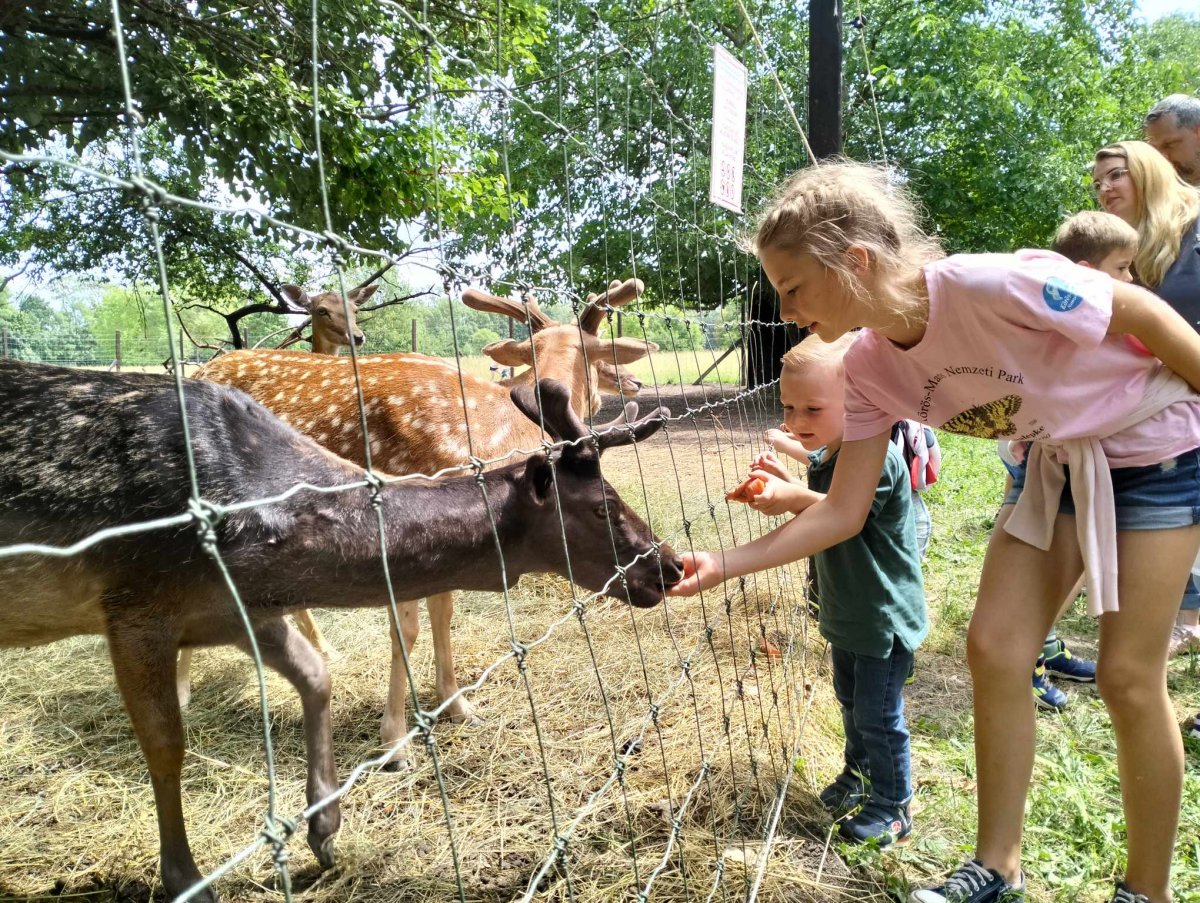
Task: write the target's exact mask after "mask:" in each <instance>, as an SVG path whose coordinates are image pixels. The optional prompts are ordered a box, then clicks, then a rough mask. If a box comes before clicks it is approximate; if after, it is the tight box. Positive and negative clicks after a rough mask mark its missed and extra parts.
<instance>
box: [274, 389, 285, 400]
mask: <svg viewBox="0 0 1200 903" xmlns="http://www.w3.org/2000/svg"><path fill="white" fill-rule="evenodd" d="M271 401H283V389H280V390H279V391H278V392H276V393H275V397H274V398H272V399H271Z"/></svg>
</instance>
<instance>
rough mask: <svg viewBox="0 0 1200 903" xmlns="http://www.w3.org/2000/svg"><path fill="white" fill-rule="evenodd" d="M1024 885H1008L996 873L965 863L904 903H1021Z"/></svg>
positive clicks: (971, 861) (978, 864)
mask: <svg viewBox="0 0 1200 903" xmlns="http://www.w3.org/2000/svg"><path fill="white" fill-rule="evenodd" d="M1024 900H1025V882H1024V881H1023V880H1022V882H1021V884H1020V886H1015V885H1012V884H1009V883H1008V882H1007V881H1005V880H1004V878H1003V877H1002V876H1001V874H1000V873H999V872H995V871H992V870H991V869H989V868H985V867H984V865H983V863H982V862H980V861H979V860H978V859H968V860H967V861H966V862H964V863H963V864H962V865H960V866H959V867H958V868H957V869H955V871H954V872H953V873H952V874H951V875H950V877H949V878H947V879H946V883H945V884H942V885H939V886H938V887H930V888H922V889H920V890H914V891H913V892H912V893H911V894H909V895H908V903H1023V901H1024Z"/></svg>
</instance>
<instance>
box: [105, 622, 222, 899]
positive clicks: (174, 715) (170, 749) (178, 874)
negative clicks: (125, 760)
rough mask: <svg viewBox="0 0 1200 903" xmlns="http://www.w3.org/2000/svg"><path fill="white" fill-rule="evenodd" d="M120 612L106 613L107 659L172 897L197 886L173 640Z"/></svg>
mask: <svg viewBox="0 0 1200 903" xmlns="http://www.w3.org/2000/svg"><path fill="white" fill-rule="evenodd" d="M122 608H123V607H122ZM122 608H110V609H109V613H108V615H109V617H108V648H109V654H110V655H111V656H112V663H113V672H114V673H115V674H116V677H117V687H118V689H119V690H120V691H121V699H122V701H123V702H124V703H125V710H126V711H127V712H128V713H129V720H130V722H131V723H132V724H133V732H134V734H135V735H136V736H137V741H138V745H139V746H141V748H142V755H144V756H145V757H146V764H147V766H148V767H149V769H150V786H151V787H152V788H153V789H154V808H155V809H156V810H157V812H158V840H159V856H160V860H161V866H160V867H161V871H162V882H163V887H164V888H165V889H166V892H167V896H168V897H176V896H178V895H179V894H181V893H183V891H184V890H186V889H187V888H188V887H190V886H191V885H193V884H195V883H196V882H197V881H199V880H200V870H199V869H197V868H196V861H195V860H194V859H193V858H192V851H191V848H190V847H189V846H188V840H187V829H186V828H185V827H184V823H183V801H182V799H181V798H180V787H179V776H180V772H181V770H182V768H183V716H182V715H181V714H180V711H179V699H178V697H177V696H176V694H175V687H174V685H173V683H172V680H171V677H172V675H173V674H175V673H176V654H177V652H178V649H179V638H178V636H177V635H176V634H174V633H173V632H171V631H170V630H169V629H167V628H166V627H165V626H164V625H163V624H162V622H155V621H154V620H152V619H151V618H149V617H147V616H146V613H145V611H144V610H142V611H140V612H139V611H131V612H130V617H128V618H123V617H121V614H122ZM125 610H129V609H125ZM138 615H141V617H138ZM192 899H193V900H201V901H204V903H216V900H217V895H216V893H215V892H214V891H213V890H212V889H211V888H207V889H205V890H203V891H201V892H200V893H199V894H197V895H196V896H194V897H193V898H192Z"/></svg>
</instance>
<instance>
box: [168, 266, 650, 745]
mask: <svg viewBox="0 0 1200 903" xmlns="http://www.w3.org/2000/svg"><path fill="white" fill-rule="evenodd" d="M642 291H643V285H642V283H641V282H640V281H639V280H636V279H630V280H627V281H626V282H623V283H614V284H613V285H611V286H610V287H609V288H608V289H607V291H606V292H605V293H604V294H603V295H589V296H588V303H587V305H586V306H585V307H584V309H583V311H582V312H581V314H580V325H575V324H562V323H558V322H556V321H554V320H553V319H551V318H550V317H548V316H546V315H545V314H544V313H543V312H542V311H541V310H540V308H538V306H537V303H536V301H534V300H531V299H526V301H525V302H524V303H522V302H516V301H512V300H510V299H506V298H500V297H498V296H495V295H490V294H488V293H486V292H482V291H479V290H477V289H468V290H467V291H466V292H464V293H463V302H464V303H466V304H467V305H469V306H471V307H473V308H475V309H478V310H488V311H492V312H495V313H501V314H505V315H507V316H511V317H514V318H520V319H521V320H522V321H525V322H528V323H529V325H530V336H529V338H527V339H524V340H521V341H516V340H512V339H508V340H501V341H499V342H494V343H492V344H491V345H489V346H488V348H486V349H484V350H485V351H486V352H487V353H488V354H489V356H491V357H492V358H493V359H494V360H497V361H498V362H501V363H505V364H506V365H512V366H517V365H521V364H526V365H532V364H533V363H534V362H535V361H536V367H537V375H538V377H541V378H550V379H555V380H559V381H561V382H563V383H564V384H566V385H567V386H569V387H570V395H571V399H572V407H573V409H574V411H575V414H576V416H579V417H581V418H582V417H587V416H589V415H590V414H591V413H592V412H593V411H594V410H595V409H596V408H598V406H599V395H598V389H599V387H600V386H605V387H611V388H616V389H617V390H618V391H624V390H625V386H627V385H633V386H636V388H640V387H641V384H640V383H637V382H636V381H633V380H632V377H629V375H628V374H627V373H626V372H625V371H623V370H621V369H620V366H621V365H622V364H627V363H629V362H631V361H634V360H637V359H639V358H641V357H644V356H645V355H647V354H649V353H651V352H653V351H657V350H658V348H657V346H656V345H654V344H653V343H649V342H643V341H640V340H636V339H626V338H618V339H601V338H600V337H599V336H598V335H597V333H598V330H599V326H600V323H601V322H603V320H604V317H605V311H606V310H607V308H609V307H618V306H621V305H624V304H628V303H629V302H630V301H632V300H634V299H635V298H636V297H637V296H638V295H640V294H641V292H642ZM497 355H499V356H497ZM601 365H607V367H609V368H611V369H610V370H606V371H604V373H602V372H601V370H600V368H601ZM358 368H359V376H360V378H361V382H362V391H363V400H364V403H365V408H366V419H367V430H368V433H369V435H370V445H369V448H370V454H371V462H372V465H373V467H375V468H377V469H379V470H382V471H384V472H386V473H389V474H394V475H404V474H417V473H423V474H436V473H438V472H439V471H442V470H447V469H453V468H460V467H462V466H463V465H464V464H465V463H466V462H467V461H468V460H469V459H470V458H471V457H472V456H474V457H475V458H476V459H478V460H481V461H484V462H488V461H493V460H497V459H502V458H507V457H508V456H510V453H512V452H513V451H514V450H517V449H520V450H523V453H524V454H528V453H530V452H532V451H534V450H536V449H537V448H539V447H540V446H541V443H542V441H543V435H542V432H541V430H540V429H539V428H538V427H537V426H536V425H535V424H534V423H532V422H531V421H530V420H529V419H528V418H527V417H525V416H524V415H523V414H522V413H521V411H520V410H519V409H518V408H517V407H516V406H515V405H514V404H513V403H512V401H511V400H510V399H509V395H508V392H509V386H507V385H503V384H499V383H494V382H490V381H488V380H485V379H481V378H478V377H475V376H472V375H470V374H465V373H464V374H462V376H461V380H462V382H461V386H460V375H459V371H458V369H457V368H456V367H455V366H454V365H453V364H452V363H450V362H447V361H445V360H443V359H442V358H434V357H428V356H426V355H419V354H404V353H399V354H381V355H368V356H365V357H360V358H359V359H358ZM196 376H197V377H200V378H203V379H210V380H214V381H216V382H223V383H227V384H229V385H233V386H236V387H237V388H239V389H242V390H243V391H244V392H246V393H247V394H249V395H250V396H251V397H252V398H255V399H256V400H257V401H259V402H261V403H262V404H263V405H264V406H266V407H267V408H268V409H270V410H272V411H274V412H275V413H276V414H277V415H279V417H280V418H281V419H283V420H284V421H285V422H287V423H290V424H291V425H292V426H294V427H296V428H297V429H299V430H300V431H301V432H302V433H304V434H306V435H308V436H309V437H311V438H313V439H315V440H316V441H317V442H318V443H319V444H321V445H323V446H325V447H326V448H328V449H329V450H331V451H333V452H334V453H336V454H338V455H341V456H342V457H344V458H347V459H348V460H350V461H353V462H355V463H357V464H360V465H364V464H365V463H366V450H367V447H366V446H365V444H364V442H363V437H362V429H361V425H360V418H359V409H358V396H357V394H356V392H355V384H354V375H353V370H352V366H351V361H350V360H349V359H347V358H330V357H317V356H314V355H308V354H303V353H296V352H287V351H273V352H272V351H235V352H231V353H230V354H226V355H222V356H221V357H218V358H215V359H214V360H213V361H212V362H210V363H209V364H207V365H206V366H205V367H203V368H202V369H201V370H200V371H199V372H198V373H197V374H196ZM533 378H534V377H533V367H532V366H530V369H529V370H528V371H526V372H525V373H522V374H518V375H517V376H515V377H513V379H512V380H509V381H508V382H509V383H511V384H515V385H532V383H533ZM497 463H502V462H501V461H498V460H497ZM427 603H428V609H429V620H430V632H431V634H432V636H433V647H434V670H435V683H436V686H437V692H438V696H439V698H440V699H441V700H442V701H446V700H451V702H450V704H449V705H448V706H447V708H446V712H447V714H448V715H449V716H450V718H451V719H452V720H454V721H456V722H459V723H463V722H471V721H473V720H475V710H474V707H473V706H472V704H471V703H470V701H469V700H467V699H466V697H465V696H463V694H462V693H461V691H460V690H459V685H458V678H457V676H456V673H455V667H454V654H453V649H452V646H451V642H450V623H451V620H452V618H453V613H454V596H453V594H452V593H444V594H441V595H437V596H431V597H429V598H428V600H427ZM417 615H418V612H417V605H416V603H415V601H414V603H413V604H410V605H404V606H401V607H400V621H401V623H400V624H399V625H398V630H397V629H396V625H393V629H392V664H391V672H390V680H389V686H388V698H387V706H386V709H385V712H384V716H383V724H382V728H381V734H382V738H383V744H384V746H387V747H390V746H392V745H393V744H394V742H395V740H396V738H398V737H400V736H403V734H404V733H405V730H406V726H405V725H406V716H405V697H406V695H407V692H408V679H407V674H406V671H405V668H404V657H403V652H402V650H401V646H400V642H401V638H402V639H403V643H404V649H406V650H409V651H411V650H412V648H413V645H414V644H415V643H416V640H417V636H418V633H419V622H418V619H417ZM297 623H298V625H300V626H301V629H302V630H305V631H306V632H307V630H308V626H309V624H307V623H305V621H304V620H303V618H301V617H298V618H297ZM310 623H311V622H310ZM314 626H315V625H314ZM179 681H180V684H181V686H185V685H186V684H187V673H186V662H181V664H180V674H179ZM407 764H408V752H407V750H406V749H405V750H401V751H399V752H397V753H396V754H395V756H394V758H393V761H392V763H391V767H392V768H393V769H399V768H402V767H405V766H406V765H407Z"/></svg>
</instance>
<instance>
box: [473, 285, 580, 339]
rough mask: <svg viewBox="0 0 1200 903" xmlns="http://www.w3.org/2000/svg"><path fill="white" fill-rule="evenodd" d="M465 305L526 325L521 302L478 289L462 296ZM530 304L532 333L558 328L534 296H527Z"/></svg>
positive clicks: (523, 305) (529, 312)
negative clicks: (552, 327)
mask: <svg viewBox="0 0 1200 903" xmlns="http://www.w3.org/2000/svg"><path fill="white" fill-rule="evenodd" d="M462 300H463V304H465V305H467V307H469V308H471V309H472V310H480V311H483V312H484V313H489V314H501V315H503V316H505V317H511V318H512V319H514V320H516V321H517V322H518V323H525V322H527V320H526V306H525V304H522V303H521V302H520V301H514V300H512V299H511V298H501V297H500V296H499V295H490V294H488V293H487V292H484V291H480V290H479V289H477V288H469V289H467V290H466V291H465V292H463V294H462ZM526 303H527V304H528V323H529V331H530V332H531V333H534V332H540V331H541V330H543V329H549V328H550V327H551V326H557V325H558V321H557V320H554V319H551V318H550V317H548V316H546V314H544V313H543V312H542V309H541V308H540V307H538V304H537V301H535V300H534V299H533V296H532V295H527V296H526Z"/></svg>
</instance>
